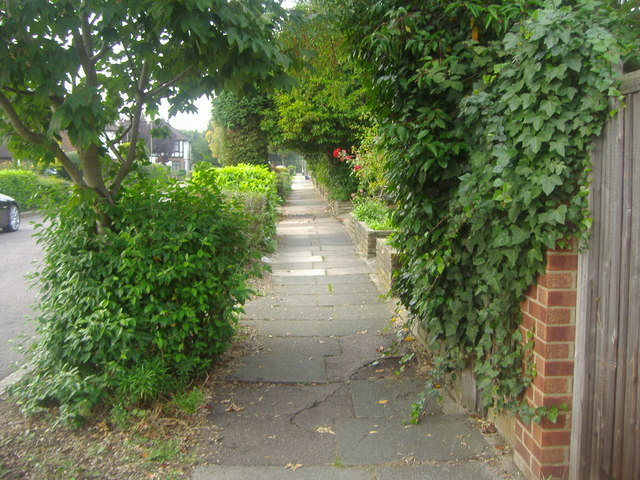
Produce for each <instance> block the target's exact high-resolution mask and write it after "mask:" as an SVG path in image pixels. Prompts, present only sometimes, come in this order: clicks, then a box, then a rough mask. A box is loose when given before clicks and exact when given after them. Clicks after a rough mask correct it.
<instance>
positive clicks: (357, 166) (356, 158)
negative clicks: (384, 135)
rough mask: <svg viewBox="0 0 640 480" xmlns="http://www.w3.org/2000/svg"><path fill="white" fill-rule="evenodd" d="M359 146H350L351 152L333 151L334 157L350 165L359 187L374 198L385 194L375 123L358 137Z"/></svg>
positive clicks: (382, 166) (383, 169)
mask: <svg viewBox="0 0 640 480" xmlns="http://www.w3.org/2000/svg"><path fill="white" fill-rule="evenodd" d="M360 140H361V143H360V147H358V148H357V149H356V148H352V153H349V152H347V150H344V149H342V148H336V149H335V150H334V151H333V156H334V158H337V159H338V160H339V161H340V162H345V163H347V164H348V165H349V166H350V170H351V174H352V175H353V176H355V177H356V178H357V180H358V186H359V188H362V189H364V190H366V192H367V193H368V194H369V195H370V196H372V197H376V198H384V197H385V196H386V194H385V191H386V186H387V180H386V176H385V157H384V155H383V153H382V151H381V148H380V146H379V143H380V136H379V128H378V126H377V125H375V124H374V125H372V126H371V127H369V128H367V129H366V130H365V131H364V133H363V135H362V137H361V138H360Z"/></svg>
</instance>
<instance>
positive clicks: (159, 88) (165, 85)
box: [146, 65, 193, 98]
mask: <svg viewBox="0 0 640 480" xmlns="http://www.w3.org/2000/svg"><path fill="white" fill-rule="evenodd" d="M191 70H193V65H192V66H189V67H188V68H187V69H185V70H184V71H182V72H180V73H179V74H178V75H176V76H175V77H173V78H172V79H171V80H168V81H166V82H164V83H163V84H162V85H158V86H157V87H156V88H154V89H153V90H149V91H148V92H147V94H146V96H147V98H150V97H153V96H155V95H157V94H159V93H161V92H163V91H164V90H166V89H167V88H169V87H171V86H172V85H175V84H176V83H178V82H179V81H180V80H182V79H183V78H184V77H186V76H187V75H188V74H189V72H191Z"/></svg>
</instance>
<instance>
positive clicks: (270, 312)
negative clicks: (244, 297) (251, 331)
mask: <svg viewBox="0 0 640 480" xmlns="http://www.w3.org/2000/svg"><path fill="white" fill-rule="evenodd" d="M244 311H245V318H247V319H250V320H268V319H278V320H301V321H302V320H329V319H330V318H331V317H332V316H333V314H334V309H333V307H329V306H324V307H278V306H275V307H272V306H263V305H255V304H252V303H248V304H247V305H245V307H244Z"/></svg>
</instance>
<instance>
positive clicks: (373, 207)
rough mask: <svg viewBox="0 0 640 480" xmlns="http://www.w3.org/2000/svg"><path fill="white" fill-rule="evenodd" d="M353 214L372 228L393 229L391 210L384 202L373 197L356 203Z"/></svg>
mask: <svg viewBox="0 0 640 480" xmlns="http://www.w3.org/2000/svg"><path fill="white" fill-rule="evenodd" d="M353 215H354V216H355V217H356V218H357V219H358V220H360V221H361V222H364V223H366V224H367V225H368V226H369V228H372V229H373V230H393V229H394V228H395V226H394V224H393V221H392V220H391V211H390V210H389V207H388V206H387V204H386V203H384V202H382V201H380V200H376V199H374V198H366V199H364V200H360V201H358V202H357V203H356V205H355V206H354V208H353Z"/></svg>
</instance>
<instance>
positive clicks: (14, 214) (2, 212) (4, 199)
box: [0, 193, 20, 232]
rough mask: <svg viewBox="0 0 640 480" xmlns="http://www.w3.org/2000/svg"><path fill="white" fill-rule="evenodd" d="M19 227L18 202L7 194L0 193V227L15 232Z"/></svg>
mask: <svg viewBox="0 0 640 480" xmlns="http://www.w3.org/2000/svg"><path fill="white" fill-rule="evenodd" d="M19 227H20V208H19V207H18V202H16V201H15V200H14V199H13V198H11V197H10V196H8V195H3V194H1V193H0V229H2V230H3V231H5V232H15V231H16V230H18V228H19Z"/></svg>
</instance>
